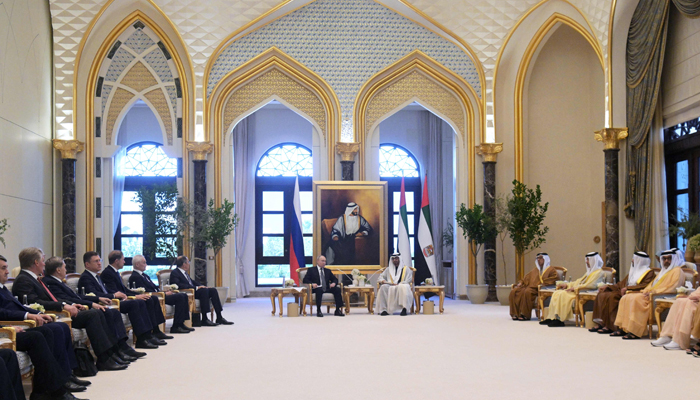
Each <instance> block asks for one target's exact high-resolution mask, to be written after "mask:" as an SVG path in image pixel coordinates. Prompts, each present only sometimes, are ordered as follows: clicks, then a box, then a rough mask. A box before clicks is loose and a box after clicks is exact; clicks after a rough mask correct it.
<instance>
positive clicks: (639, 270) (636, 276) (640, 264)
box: [627, 251, 651, 286]
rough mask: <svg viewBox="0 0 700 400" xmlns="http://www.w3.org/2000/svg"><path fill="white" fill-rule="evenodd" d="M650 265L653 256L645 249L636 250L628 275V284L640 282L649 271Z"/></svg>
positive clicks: (632, 284)
mask: <svg viewBox="0 0 700 400" xmlns="http://www.w3.org/2000/svg"><path fill="white" fill-rule="evenodd" d="M650 266H651V258H649V255H648V254H647V253H645V252H643V251H635V252H634V256H632V265H631V266H630V272H629V275H628V277H627V286H634V285H636V284H638V283H639V280H640V279H642V277H643V276H644V274H646V273H647V271H649V267H650Z"/></svg>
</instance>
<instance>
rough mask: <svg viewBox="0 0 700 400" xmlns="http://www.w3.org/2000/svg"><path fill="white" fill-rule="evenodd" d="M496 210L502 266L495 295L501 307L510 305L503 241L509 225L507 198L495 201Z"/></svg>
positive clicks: (501, 197)
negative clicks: (501, 277) (501, 281)
mask: <svg viewBox="0 0 700 400" xmlns="http://www.w3.org/2000/svg"><path fill="white" fill-rule="evenodd" d="M495 206H496V207H495V208H496V219H495V223H496V231H498V240H499V241H500V242H501V260H502V265H503V281H504V284H503V285H496V295H497V297H498V301H499V302H500V303H501V305H504V306H507V305H508V304H509V303H510V298H509V296H510V291H511V285H509V284H508V268H507V263H506V246H505V240H506V237H507V236H508V226H509V225H510V220H511V216H510V214H509V213H508V198H506V197H504V196H499V197H498V198H496V201H495Z"/></svg>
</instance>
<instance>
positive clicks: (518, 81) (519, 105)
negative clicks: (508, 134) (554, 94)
mask: <svg viewBox="0 0 700 400" xmlns="http://www.w3.org/2000/svg"><path fill="white" fill-rule="evenodd" d="M558 24H564V25H567V26H569V27H571V28H572V29H574V30H575V31H576V32H578V33H580V34H581V35H582V36H583V37H584V38H585V39H586V41H587V42H588V43H589V44H590V45H591V47H592V48H593V51H594V52H595V54H596V56H597V57H598V61H599V62H600V67H601V68H602V69H603V74H605V61H604V59H603V51H602V50H601V48H600V46H599V45H598V42H597V41H596V39H595V38H594V37H593V35H591V33H590V32H588V30H586V29H585V28H584V27H583V26H581V24H579V23H578V22H576V21H575V20H574V19H572V18H570V17H568V16H566V15H562V14H559V13H554V14H552V15H551V16H550V17H549V18H548V19H547V21H545V23H544V24H542V26H540V29H538V30H537V32H536V33H535V35H534V36H533V37H532V39H531V40H530V43H529V44H528V45H527V48H526V49H525V53H524V55H523V58H522V59H521V60H520V66H519V67H518V73H517V75H516V78H515V108H514V110H515V129H514V132H513V133H514V136H515V138H514V139H515V140H514V142H515V146H514V147H515V149H514V151H515V178H516V179H517V180H519V181H521V182H522V181H523V176H524V167H523V95H524V91H525V79H526V78H527V72H528V70H529V69H530V63H531V62H532V57H533V56H534V55H535V53H536V52H537V49H538V48H539V47H540V44H541V43H542V40H543V39H544V38H545V37H546V36H547V33H549V31H550V30H552V29H553V28H554V27H556V26H557V25H558Z"/></svg>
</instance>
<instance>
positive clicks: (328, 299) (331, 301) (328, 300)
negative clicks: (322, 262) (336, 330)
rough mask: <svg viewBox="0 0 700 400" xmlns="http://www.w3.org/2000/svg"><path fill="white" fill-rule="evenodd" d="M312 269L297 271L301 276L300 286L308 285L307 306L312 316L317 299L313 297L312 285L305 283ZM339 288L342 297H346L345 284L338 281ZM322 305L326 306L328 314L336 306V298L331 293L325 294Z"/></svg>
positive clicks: (322, 297)
mask: <svg viewBox="0 0 700 400" xmlns="http://www.w3.org/2000/svg"><path fill="white" fill-rule="evenodd" d="M310 268H316V267H310ZM310 268H299V269H297V275H298V276H299V286H301V285H306V296H307V297H306V304H307V305H308V306H309V314H308V315H312V314H313V311H314V305H315V304H316V299H315V298H313V297H312V296H311V295H312V294H313V289H312V288H311V284H310V283H303V282H304V278H305V277H306V273H307V272H308V271H309V269H310ZM338 287H340V295H341V296H343V298H345V296H344V293H343V291H344V289H345V288H344V286H343V283H342V282H341V281H340V280H338ZM321 305H322V306H326V313H330V312H331V306H335V298H334V297H333V294H331V293H324V294H323V296H321ZM302 311H304V310H302Z"/></svg>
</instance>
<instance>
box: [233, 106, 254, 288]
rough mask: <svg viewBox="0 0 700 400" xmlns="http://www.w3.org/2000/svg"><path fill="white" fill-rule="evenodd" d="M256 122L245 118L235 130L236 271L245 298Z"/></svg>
mask: <svg viewBox="0 0 700 400" xmlns="http://www.w3.org/2000/svg"><path fill="white" fill-rule="evenodd" d="M254 130H255V129H254V122H253V119H252V118H245V119H244V120H242V121H241V122H239V123H238V125H236V127H235V128H234V129H233V134H232V137H233V138H232V143H233V174H234V190H235V193H234V200H235V203H236V205H235V208H236V209H235V212H236V214H238V216H239V220H238V225H237V226H236V231H235V241H236V271H237V272H238V279H237V284H236V297H245V296H248V295H249V294H250V291H249V290H248V286H247V285H246V281H245V265H244V264H243V251H244V250H245V244H246V230H247V225H248V218H247V216H248V210H249V209H250V205H249V204H248V201H247V200H248V199H247V197H248V192H249V190H250V188H249V184H254V182H255V177H254V173H255V168H253V166H252V165H251V160H250V159H249V158H250V155H251V154H253V151H254V140H253V135H249V132H254Z"/></svg>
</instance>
